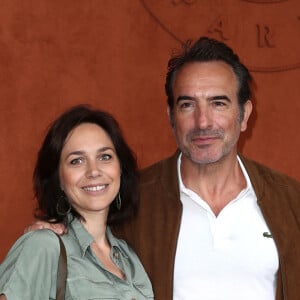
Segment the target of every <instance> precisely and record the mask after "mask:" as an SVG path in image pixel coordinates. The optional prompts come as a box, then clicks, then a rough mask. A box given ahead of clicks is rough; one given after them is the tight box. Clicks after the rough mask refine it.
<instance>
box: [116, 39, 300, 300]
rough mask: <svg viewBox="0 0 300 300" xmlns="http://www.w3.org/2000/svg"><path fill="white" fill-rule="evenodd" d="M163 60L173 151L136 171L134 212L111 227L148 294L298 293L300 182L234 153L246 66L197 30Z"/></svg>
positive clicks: (164, 299) (243, 120) (245, 97)
mask: <svg viewBox="0 0 300 300" xmlns="http://www.w3.org/2000/svg"><path fill="white" fill-rule="evenodd" d="M168 67H169V69H168V74H167V77H166V86H165V87H166V93H167V97H168V113H169V117H170V123H171V126H172V128H173V131H174V135H175V137H176V140H177V144H178V148H179V150H177V151H176V153H175V154H174V155H173V156H172V157H170V158H167V159H165V160H162V161H160V162H158V163H156V164H154V165H153V166H150V167H149V168H147V169H145V170H143V171H142V172H141V182H140V197H141V202H140V207H139V211H138V214H137V216H136V217H135V218H134V219H133V220H132V222H131V223H130V224H127V225H126V227H122V228H116V229H115V231H116V233H118V234H119V235H120V236H121V237H123V238H124V239H126V240H127V241H128V243H129V244H131V246H132V247H133V248H134V249H135V250H136V252H137V253H138V255H139V257H140V258H141V260H142V262H143V264H144V266H145V269H146V271H147V272H148V274H149V276H150V279H151V281H152V284H153V288H154V293H155V299H158V300H169V299H175V300H180V299H184V300H185V299H214V300H216V299H218V300H219V299H230V300H237V299H239V300H240V299H243V300H250V299H251V300H254V299H255V300H262V299H264V300H269V299H270V300H271V299H272V300H273V299H276V300H281V299H284V300H286V299H292V300H294V299H298V298H299V294H300V283H299V279H298V273H299V272H300V231H299V226H300V184H299V183H298V182H296V181H294V180H292V179H290V178H288V177H287V176H285V175H281V174H279V173H277V172H275V171H272V170H270V169H268V168H266V167H264V166H262V165H260V164H258V163H256V162H253V161H251V160H249V159H246V158H245V157H243V156H242V155H241V154H238V150H237V141H238V139H239V135H240V132H242V131H245V130H246V128H247V122H248V119H249V117H250V115H251V111H252V103H251V100H250V96H251V95H250V87H249V84H250V82H251V76H250V74H249V72H248V70H247V68H246V67H245V66H244V65H243V64H241V63H240V61H239V58H238V56H237V55H235V54H234V53H233V51H232V50H231V49H230V48H229V47H227V46H226V45H225V44H223V43H221V42H218V41H216V40H213V39H209V38H206V37H203V38H200V39H199V40H198V41H196V42H195V43H194V44H192V45H191V44H189V43H187V44H186V45H185V46H184V48H183V51H182V53H181V54H179V55H177V56H175V57H173V58H171V59H170V61H169V64H168Z"/></svg>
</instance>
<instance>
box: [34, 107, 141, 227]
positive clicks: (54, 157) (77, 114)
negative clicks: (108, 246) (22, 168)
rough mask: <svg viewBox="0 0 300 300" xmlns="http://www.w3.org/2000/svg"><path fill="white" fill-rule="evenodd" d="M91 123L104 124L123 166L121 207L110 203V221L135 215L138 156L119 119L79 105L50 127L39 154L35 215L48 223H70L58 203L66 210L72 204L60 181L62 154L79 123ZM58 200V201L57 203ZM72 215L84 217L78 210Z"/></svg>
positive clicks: (102, 126) (122, 219)
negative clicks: (122, 130)
mask: <svg viewBox="0 0 300 300" xmlns="http://www.w3.org/2000/svg"><path fill="white" fill-rule="evenodd" d="M84 123H92V124H96V125H98V126H99V127H101V128H102V129H103V130H104V131H105V132H106V133H107V134H108V136H109V137H110V139H111V140H112V143H113V145H114V147H115V150H116V154H117V157H118V159H119V161H120V166H121V185H120V191H119V192H120V196H121V199H122V206H121V209H120V210H118V208H117V205H116V200H115V201H114V202H113V203H112V204H111V205H110V208H109V213H108V219H107V223H108V224H109V225H115V224H118V223H121V222H122V221H124V220H126V219H127V218H128V217H129V216H131V215H133V214H134V212H135V210H136V207H137V201H138V192H137V163H136V158H135V155H134V154H133V152H132V151H131V149H130V148H129V146H128V145H127V143H126V141H125V139H124V138H123V135H122V132H121V129H120V127H119V125H118V123H117V121H116V120H115V119H114V118H113V117H112V116H111V115H110V114H108V113H107V112H104V111H100V110H95V109H92V108H90V107H89V106H86V105H78V106H75V107H72V108H70V109H69V110H67V111H65V112H64V113H63V114H62V115H61V116H59V117H58V118H57V119H56V120H55V121H54V122H53V123H52V125H51V126H50V129H49V130H48V133H47V135H46V137H45V139H44V141H43V143H42V146H41V148H40V151H39V153H38V158H37V162H36V165H35V170H34V174H33V187H34V192H35V196H36V199H37V201H38V208H37V212H36V214H35V216H36V217H37V218H39V219H41V220H45V221H47V222H58V223H61V222H63V223H64V224H65V225H68V222H69V221H68V220H67V216H66V215H64V216H62V215H61V214H60V213H59V212H58V211H57V205H59V207H60V208H61V209H63V210H65V211H67V210H68V207H70V204H69V203H68V200H67V199H66V197H62V196H61V194H62V191H61V189H60V182H59V163H60V156H61V152H62V149H63V146H64V144H65V141H66V138H67V137H68V135H69V133H70V132H71V131H72V130H74V129H75V128H76V127H77V126H79V125H81V124H84ZM58 202H59V204H58ZM71 214H72V215H73V217H77V218H82V216H80V215H79V213H78V212H77V211H76V210H75V209H73V208H72V209H71Z"/></svg>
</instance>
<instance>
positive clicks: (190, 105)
mask: <svg viewBox="0 0 300 300" xmlns="http://www.w3.org/2000/svg"><path fill="white" fill-rule="evenodd" d="M179 107H180V108H181V109H186V108H191V107H193V103H192V102H182V103H180V105H179Z"/></svg>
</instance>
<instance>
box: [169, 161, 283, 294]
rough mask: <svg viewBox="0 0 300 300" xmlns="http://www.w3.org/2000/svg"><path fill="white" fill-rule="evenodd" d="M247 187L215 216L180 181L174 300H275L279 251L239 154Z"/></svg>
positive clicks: (202, 201) (203, 202)
mask: <svg viewBox="0 0 300 300" xmlns="http://www.w3.org/2000/svg"><path fill="white" fill-rule="evenodd" d="M238 161H239V163H240V166H241V169H242V171H243V174H244V176H245V178H246V181H247V187H246V188H245V189H244V190H242V191H241V192H240V194H239V195H238V196H237V197H236V198H235V199H233V200H232V201H231V202H230V203H229V204H227V205H226V206H225V207H224V208H223V210H222V211H221V212H220V213H219V215H218V216H217V217H216V216H215V214H214V213H213V212H212V210H211V209H210V207H209V206H208V204H207V203H206V202H205V201H204V200H202V199H201V198H200V197H199V196H198V195H197V194H196V193H195V192H193V191H192V190H189V189H187V188H186V187H185V186H184V185H183V183H182V179H181V174H180V163H181V156H180V157H179V159H178V165H177V168H178V178H179V186H180V198H181V202H182V204H183V212H182V219H181V226H180V232H179V237H178V243H177V250H176V258H175V266H174V291H173V299H174V300H274V299H275V294H276V274H277V270H278V264H279V262H278V253H277V249H276V246H275V243H274V240H273V238H272V237H271V234H270V231H269V228H268V226H267V224H266V222H265V220H264V218H263V216H262V213H261V211H260V208H259V207H258V205H257V199H256V195H255V193H254V190H253V187H252V185H251V182H250V179H249V176H248V174H247V172H246V170H245V168H244V166H243V164H242V162H241V161H240V159H239V158H238Z"/></svg>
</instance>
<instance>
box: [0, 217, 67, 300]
mask: <svg viewBox="0 0 300 300" xmlns="http://www.w3.org/2000/svg"><path fill="white" fill-rule="evenodd" d="M40 229H50V230H52V231H54V232H55V233H57V234H59V235H62V234H64V233H65V232H66V227H65V226H64V225H63V224H61V223H58V224H53V223H48V222H45V221H35V222H33V223H32V224H31V225H30V226H28V227H27V228H25V230H24V232H28V231H35V230H40ZM0 297H1V296H0ZM3 299H6V298H3ZM0 300H2V299H1V298H0Z"/></svg>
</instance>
